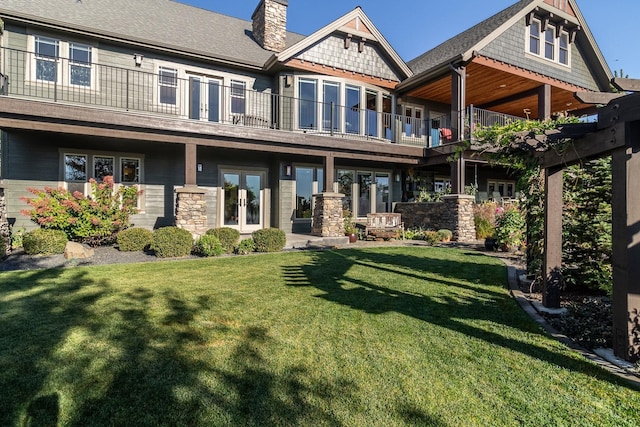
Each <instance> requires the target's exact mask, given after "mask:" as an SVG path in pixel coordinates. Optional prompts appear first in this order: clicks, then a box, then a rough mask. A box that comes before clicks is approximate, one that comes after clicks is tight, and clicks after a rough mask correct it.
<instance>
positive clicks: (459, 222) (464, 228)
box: [442, 194, 476, 242]
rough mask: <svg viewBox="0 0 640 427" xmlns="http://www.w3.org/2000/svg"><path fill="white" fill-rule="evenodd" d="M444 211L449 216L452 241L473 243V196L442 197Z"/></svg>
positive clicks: (453, 195) (474, 238)
mask: <svg viewBox="0 0 640 427" xmlns="http://www.w3.org/2000/svg"><path fill="white" fill-rule="evenodd" d="M442 200H443V202H444V204H445V210H446V212H447V214H448V215H450V216H451V224H452V230H451V232H452V233H453V240H456V241H458V242H474V241H475V240H476V226H475V223H474V221H473V202H474V200H475V197H474V196H469V195H466V194H448V195H446V196H443V197H442Z"/></svg>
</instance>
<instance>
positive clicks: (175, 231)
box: [150, 227, 193, 258]
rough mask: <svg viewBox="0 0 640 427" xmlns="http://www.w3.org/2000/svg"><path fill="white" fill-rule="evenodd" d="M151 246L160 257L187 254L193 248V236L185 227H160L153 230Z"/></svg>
mask: <svg viewBox="0 0 640 427" xmlns="http://www.w3.org/2000/svg"><path fill="white" fill-rule="evenodd" d="M150 248H151V249H152V250H153V251H154V252H155V253H156V256H157V257H159V258H169V257H182V256H187V255H189V254H191V251H192V250H193V237H191V233H189V232H188V231H187V230H185V229H184V228H178V227H162V228H158V229H157V230H155V231H154V232H153V242H151V246H150Z"/></svg>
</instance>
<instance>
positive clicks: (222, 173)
mask: <svg viewBox="0 0 640 427" xmlns="http://www.w3.org/2000/svg"><path fill="white" fill-rule="evenodd" d="M257 2H258V4H257V7H256V9H255V11H254V12H253V15H252V16H251V20H250V21H246V20H242V19H236V18H231V17H228V16H224V15H221V14H218V13H215V12H210V11H206V10H203V9H199V8H195V7H191V6H188V5H185V4H181V3H178V2H175V1H169V0H136V1H135V2H132V1H128V0H110V1H109V2H95V1H76V0H4V1H3V2H2V3H1V4H0V18H1V19H2V21H3V22H4V27H3V30H2V34H1V35H0V46H1V47H0V49H1V50H0V73H1V74H2V76H1V78H0V91H1V92H0V93H1V95H0V129H1V132H0V138H1V140H0V147H1V156H2V157H1V160H2V162H1V164H0V179H1V181H0V187H2V189H3V192H4V199H5V206H6V208H5V209H6V212H5V215H6V217H7V218H8V221H9V222H11V223H13V224H15V225H16V226H25V227H31V226H33V225H32V224H30V222H29V221H28V218H26V217H24V216H23V215H21V214H20V210H21V209H23V208H25V204H24V202H22V201H21V200H20V197H22V196H25V195H28V192H27V188H29V187H36V188H43V187H45V186H49V187H59V186H62V187H64V188H67V189H69V190H72V191H80V192H82V193H85V194H87V193H88V192H89V191H90V188H89V184H88V180H89V179H90V178H95V179H96V180H100V179H101V178H102V177H104V176H106V175H113V176H114V177H115V180H116V182H117V183H118V184H119V185H135V186H138V187H139V188H140V189H141V190H143V193H142V196H141V198H140V200H139V202H138V203H139V211H140V212H139V213H138V214H137V215H135V217H134V218H133V222H134V223H135V224H136V225H138V226H144V227H149V228H152V227H160V226H164V225H170V224H174V223H176V222H177V223H178V224H179V225H180V226H183V227H186V228H189V229H190V230H191V231H193V232H194V233H195V234H198V233H202V232H203V231H204V230H205V229H206V228H210V227H220V226H228V227H234V228H237V229H238V230H240V231H241V232H242V233H247V232H251V231H253V230H256V229H260V228H264V227H269V226H272V227H278V228H281V229H283V230H285V231H287V232H305V233H307V232H310V231H313V232H314V233H315V234H318V235H323V236H335V235H338V234H340V232H341V220H340V218H341V214H342V210H343V209H349V210H350V211H351V212H353V213H354V216H355V217H359V218H363V217H365V216H366V215H367V214H368V213H372V212H391V211H392V210H393V209H394V206H395V205H396V204H397V203H400V202H403V201H407V200H411V199H413V198H414V197H415V196H416V195H417V193H418V192H419V191H420V190H430V191H434V190H441V189H445V188H448V187H450V188H451V190H452V193H453V195H452V196H451V198H452V200H454V201H455V203H452V206H454V207H453V208H452V209H453V210H454V211H455V209H459V208H456V207H455V206H459V204H460V200H463V203H470V202H471V199H470V198H468V197H467V198H465V196H463V195H462V194H463V193H464V188H465V186H466V185H471V184H474V185H476V186H477V187H478V189H479V190H480V191H482V192H487V193H493V192H496V193H499V194H500V196H504V197H508V196H512V195H513V194H514V192H515V179H514V178H512V177H510V176H509V170H508V167H507V168H501V167H490V166H488V165H487V163H486V162H485V161H484V160H482V158H480V157H477V156H473V153H471V152H466V153H464V155H463V156H460V158H459V159H457V160H456V161H453V162H452V160H451V156H450V155H451V153H452V152H453V151H454V149H455V147H457V146H458V142H459V141H462V140H464V139H468V138H470V137H472V133H471V130H472V129H474V128H475V127H476V126H481V125H490V124H492V123H494V122H496V121H499V122H500V121H508V120H522V119H524V118H533V119H538V118H545V117H550V116H551V115H552V114H576V115H585V114H592V113H594V111H593V110H592V109H591V106H589V105H583V104H581V103H580V101H578V100H577V99H576V98H575V97H574V96H573V94H574V93H575V92H585V91H592V92H601V91H609V80H610V78H611V73H610V71H609V69H608V67H607V65H606V63H605V61H604V59H603V57H602V54H601V53H600V51H599V49H598V47H597V45H596V43H595V40H594V39H593V36H592V35H591V33H590V32H589V29H588V27H587V25H586V22H585V21H584V18H583V17H582V15H581V13H580V11H579V9H578V6H577V4H576V2H575V1H574V0H522V1H519V2H517V3H516V4H514V5H513V6H511V7H509V8H507V9H505V10H504V11H502V12H500V13H498V14H496V15H495V16H493V17H491V18H489V19H488V20H486V21H484V22H481V23H479V24H478V25H476V26H474V27H473V28H471V29H469V30H467V31H465V32H463V33H461V34H460V35H458V36H456V37H454V38H453V39H451V40H449V41H447V42H445V43H443V44H441V45H440V46H437V47H435V48H434V49H432V50H430V51H427V52H426V53H425V54H423V55H421V56H419V57H418V58H415V59H414V60H412V61H409V62H405V61H404V60H403V59H402V58H401V57H400V56H399V55H398V54H397V52H396V51H395V50H394V48H393V47H392V46H391V45H390V44H389V43H388V41H387V40H386V39H385V38H384V36H383V35H382V34H381V33H380V31H379V30H378V29H377V28H376V26H375V24H374V23H373V22H371V20H370V19H369V18H368V17H367V15H366V14H365V12H364V10H363V9H361V8H360V7H357V8H355V9H354V10H352V11H351V12H349V13H347V14H346V15H344V16H342V17H340V18H338V19H336V20H335V21H333V22H330V23H328V24H327V25H326V26H324V27H323V28H320V29H319V30H317V31H316V32H314V33H313V34H310V35H307V36H303V35H300V34H296V33H292V32H289V31H287V29H286V15H287V7H288V3H287V0H259V1H258V0H257ZM185 23H188V25H185ZM452 215H457V213H456V212H453V213H452ZM312 224H313V228H312ZM463 234H464V233H461V232H458V231H456V236H457V237H458V238H460V239H464V238H467V237H469V235H468V233H467V234H464V235H463Z"/></svg>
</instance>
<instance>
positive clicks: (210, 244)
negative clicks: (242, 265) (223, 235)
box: [194, 230, 235, 256]
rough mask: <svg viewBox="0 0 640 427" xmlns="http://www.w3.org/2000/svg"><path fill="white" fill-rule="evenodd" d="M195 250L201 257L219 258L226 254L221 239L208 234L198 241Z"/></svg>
mask: <svg viewBox="0 0 640 427" xmlns="http://www.w3.org/2000/svg"><path fill="white" fill-rule="evenodd" d="M234 231H235V230H234ZM194 250H195V253H196V254H198V255H200V256H218V255H222V254H223V253H225V252H226V251H225V249H224V247H223V246H222V244H221V242H220V239H218V237H216V236H214V235H213V234H209V233H208V232H207V234H205V235H204V236H202V237H200V238H199V239H198V240H197V241H196V244H195V249H194Z"/></svg>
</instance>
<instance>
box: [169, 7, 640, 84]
mask: <svg viewBox="0 0 640 427" xmlns="http://www.w3.org/2000/svg"><path fill="white" fill-rule="evenodd" d="M178 1H180V2H181V3H187V4H190V5H193V6H197V7H201V8H203V9H208V10H212V11H215V12H218V13H223V14H225V15H229V16H234V17H236V18H241V19H244V20H247V21H249V20H251V14H252V13H253V11H254V9H255V7H256V6H257V5H258V2H259V0H178ZM516 1H517V0H446V1H442V0H437V1H436V0H393V1H389V0H289V7H288V10H287V29H288V30H289V31H293V32H296V33H300V34H303V35H309V34H311V33H313V32H314V31H316V30H318V29H320V28H322V27H324V26H325V25H327V24H329V23H331V22H332V21H333V20H335V19H337V18H339V17H340V16H342V15H344V14H345V13H347V12H350V11H351V10H353V9H355V8H356V6H360V7H362V9H363V10H364V12H365V14H366V15H367V16H368V17H369V19H371V21H372V22H373V23H374V25H375V26H376V27H377V28H378V30H380V32H381V33H382V34H383V35H384V37H385V38H386V39H387V41H389V43H390V44H391V46H393V48H394V49H396V51H397V52H398V54H399V55H400V56H401V57H402V59H404V60H405V61H409V60H411V59H413V58H415V57H417V56H419V55H420V54H422V53H424V52H426V51H428V50H430V49H431V48H433V47H435V46H437V45H439V44H440V43H442V42H444V41H446V40H448V39H449V38H451V37H453V36H455V35H456V34H458V33H460V32H462V31H464V30H466V29H468V28H470V27H472V26H473V25H475V24H477V23H479V22H480V21H483V20H484V19H486V18H488V17H490V16H492V15H494V14H495V13H497V12H499V11H501V10H502V9H504V8H506V7H508V6H510V5H512V4H514V3H516ZM578 7H579V8H580V10H581V11H582V14H583V15H584V18H585V20H586V21H587V25H588V27H589V29H590V30H591V33H592V34H593V36H594V37H595V39H596V42H597V43H598V46H599V47H600V50H601V51H602V54H603V55H604V57H605V59H606V61H607V64H608V65H609V68H610V69H611V72H612V73H613V72H614V71H617V72H618V73H620V70H622V71H623V73H624V74H625V76H626V75H628V77H630V78H638V79H640V22H639V21H640V0H606V1H602V0H578Z"/></svg>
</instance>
